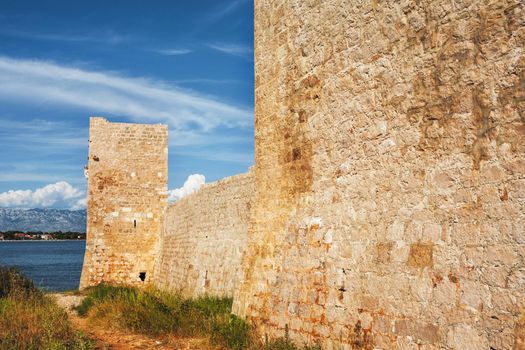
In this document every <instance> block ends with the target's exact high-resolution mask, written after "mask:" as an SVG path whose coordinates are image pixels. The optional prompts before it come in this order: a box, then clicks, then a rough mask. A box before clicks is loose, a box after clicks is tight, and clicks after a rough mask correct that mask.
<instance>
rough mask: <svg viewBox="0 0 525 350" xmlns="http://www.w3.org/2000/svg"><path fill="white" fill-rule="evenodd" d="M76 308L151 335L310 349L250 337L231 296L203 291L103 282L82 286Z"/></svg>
mask: <svg viewBox="0 0 525 350" xmlns="http://www.w3.org/2000/svg"><path fill="white" fill-rule="evenodd" d="M85 294H86V298H85V299H84V300H83V302H82V303H81V304H80V305H79V306H78V307H77V308H76V310H77V312H78V313H79V315H81V316H85V317H87V318H88V321H89V322H93V323H96V324H103V325H107V326H108V327H117V328H119V329H122V330H126V331H130V332H135V333H142V334H147V335H151V336H169V335H174V336H178V337H207V338H209V340H210V342H211V344H213V345H216V346H218V347H221V348H228V349H233V350H241V349H250V350H255V349H262V350H299V349H308V350H314V349H317V348H318V347H304V348H302V347H301V348H300V347H298V346H296V345H295V344H293V343H292V342H291V341H290V340H289V339H288V336H287V335H286V336H285V337H284V338H280V339H276V340H273V341H271V342H266V344H259V343H258V342H256V341H255V340H254V337H253V335H252V332H251V328H250V326H249V325H248V324H247V323H246V322H245V321H244V320H243V319H241V318H239V317H237V316H235V315H233V314H231V306H232V299H231V298H216V297H210V296H203V297H199V298H195V299H186V298H183V297H181V296H179V295H174V294H169V293H164V292H160V291H158V290H139V289H136V288H131V287H115V286H110V285H106V284H101V285H99V286H96V287H92V288H89V289H87V290H86V292H85Z"/></svg>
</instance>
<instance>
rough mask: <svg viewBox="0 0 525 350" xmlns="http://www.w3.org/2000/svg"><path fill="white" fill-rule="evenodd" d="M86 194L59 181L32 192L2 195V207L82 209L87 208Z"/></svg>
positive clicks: (0, 196)
mask: <svg viewBox="0 0 525 350" xmlns="http://www.w3.org/2000/svg"><path fill="white" fill-rule="evenodd" d="M85 197H86V194H85V193H84V192H83V191H81V190H79V189H77V188H75V187H73V186H71V185H70V184H69V183H67V182H65V181H59V182H57V183H54V184H49V185H46V186H44V187H41V188H38V189H36V190H34V191H32V190H10V191H7V192H2V193H0V207H11V208H35V207H44V208H45V207H62V208H72V209H80V208H83V207H85Z"/></svg>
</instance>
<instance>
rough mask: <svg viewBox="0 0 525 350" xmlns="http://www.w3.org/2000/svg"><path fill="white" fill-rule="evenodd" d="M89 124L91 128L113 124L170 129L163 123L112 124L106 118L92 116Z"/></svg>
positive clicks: (117, 123) (115, 123) (116, 123)
mask: <svg viewBox="0 0 525 350" xmlns="http://www.w3.org/2000/svg"><path fill="white" fill-rule="evenodd" d="M89 124H90V125H91V126H93V125H97V124H112V125H123V126H134V125H136V126H158V127H161V128H166V129H167V128H168V125H167V124H162V123H151V124H146V123H124V122H111V121H109V120H107V119H106V118H104V117H98V116H91V117H90V118H89Z"/></svg>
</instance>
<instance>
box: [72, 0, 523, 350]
mask: <svg viewBox="0 0 525 350" xmlns="http://www.w3.org/2000/svg"><path fill="white" fill-rule="evenodd" d="M524 50H525V3H524V2H523V1H515V0H514V1H511V0H499V1H481V0H477V1H466V0H454V1H449V0H446V1H424V0H422V1H405V0H402V1H382V2H379V1H376V0H363V1H355V0H354V1H343V0H324V1H320V0H255V146H256V147H255V166H254V168H253V170H252V171H250V172H249V173H247V174H242V175H237V176H234V177H231V178H227V179H224V180H221V181H219V182H216V183H212V184H208V185H206V186H205V187H203V188H202V189H201V190H199V191H197V192H196V193H194V194H191V195H190V196H188V197H186V198H183V199H181V200H179V201H178V202H176V203H174V204H172V205H171V206H170V207H169V208H168V209H166V208H167V204H166V194H167V128H166V127H165V126H162V125H136V124H121V123H109V122H107V121H105V120H104V119H101V118H93V119H92V120H91V128H90V147H89V163H88V165H89V169H88V170H89V180H88V192H89V193H88V227H87V232H88V237H87V249H86V255H85V261H84V268H83V271H82V278H81V288H84V287H87V286H90V285H94V284H98V283H100V282H102V281H106V282H111V283H121V284H131V285H138V286H142V285H150V284H153V285H154V286H156V287H158V288H161V289H166V290H171V291H174V290H176V291H179V292H182V293H183V294H185V295H187V296H197V295H203V294H211V295H220V296H232V295H233V297H234V305H233V312H234V313H236V314H237V315H240V316H242V317H245V318H246V319H247V320H248V322H250V323H251V324H252V325H253V326H254V327H255V330H256V334H258V335H259V336H260V337H261V338H262V339H264V338H265V337H269V338H274V337H279V336H283V335H285V334H286V333H288V334H289V336H290V337H291V338H292V339H294V340H295V341H297V342H299V343H302V342H304V343H319V344H320V345H321V347H322V348H323V349H329V350H331V349H343V350H347V349H384V350H386V349H419V350H432V349H443V350H459V349H465V350H477V349H498V350H507V349H509V350H510V349H514V350H517V349H519V350H524V349H525V71H524V68H525V53H524ZM166 210H167V212H166ZM142 272H145V273H146V274H145V276H144V281H142V280H141V278H140V277H141V273H142Z"/></svg>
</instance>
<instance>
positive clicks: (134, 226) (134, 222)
mask: <svg viewBox="0 0 525 350" xmlns="http://www.w3.org/2000/svg"><path fill="white" fill-rule="evenodd" d="M133 228H137V220H133Z"/></svg>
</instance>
